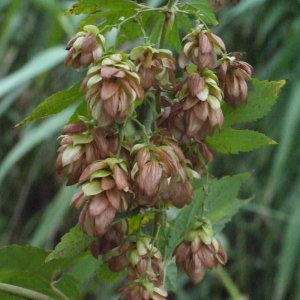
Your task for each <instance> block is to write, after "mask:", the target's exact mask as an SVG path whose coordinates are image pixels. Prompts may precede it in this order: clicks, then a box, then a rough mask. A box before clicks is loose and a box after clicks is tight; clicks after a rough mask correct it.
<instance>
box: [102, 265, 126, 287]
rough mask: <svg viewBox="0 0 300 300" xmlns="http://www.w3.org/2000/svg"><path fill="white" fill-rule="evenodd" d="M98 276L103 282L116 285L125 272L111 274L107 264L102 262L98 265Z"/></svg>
mask: <svg viewBox="0 0 300 300" xmlns="http://www.w3.org/2000/svg"><path fill="white" fill-rule="evenodd" d="M97 274H98V276H99V277H100V279H101V280H103V281H109V282H111V283H116V282H117V281H118V280H119V279H120V278H121V277H123V276H124V275H125V274H126V270H125V269H124V270H122V271H121V272H112V271H111V270H110V269H109V265H108V262H107V261H106V262H103V263H102V264H101V265H100V268H99V270H98V271H97Z"/></svg>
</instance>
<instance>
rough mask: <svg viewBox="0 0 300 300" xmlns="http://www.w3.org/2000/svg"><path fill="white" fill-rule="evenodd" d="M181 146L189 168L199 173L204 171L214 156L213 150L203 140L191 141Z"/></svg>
mask: <svg viewBox="0 0 300 300" xmlns="http://www.w3.org/2000/svg"><path fill="white" fill-rule="evenodd" d="M182 148H183V153H184V155H185V157H186V159H187V161H189V163H190V165H191V168H192V169H193V170H194V171H196V172H197V173H199V174H202V173H204V172H205V166H206V165H207V164H208V163H209V162H211V161H212V160H213V158H214V151H213V150H212V149H211V148H210V147H209V146H208V145H207V144H206V143H205V142H204V141H202V142H196V141H192V142H191V143H189V144H184V145H182Z"/></svg>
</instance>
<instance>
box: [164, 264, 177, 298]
mask: <svg viewBox="0 0 300 300" xmlns="http://www.w3.org/2000/svg"><path fill="white" fill-rule="evenodd" d="M165 287H166V290H167V291H172V292H174V293H176V292H177V266H176V263H175V261H174V260H171V261H170V262H169V264H168V266H167V269H166V279H165Z"/></svg>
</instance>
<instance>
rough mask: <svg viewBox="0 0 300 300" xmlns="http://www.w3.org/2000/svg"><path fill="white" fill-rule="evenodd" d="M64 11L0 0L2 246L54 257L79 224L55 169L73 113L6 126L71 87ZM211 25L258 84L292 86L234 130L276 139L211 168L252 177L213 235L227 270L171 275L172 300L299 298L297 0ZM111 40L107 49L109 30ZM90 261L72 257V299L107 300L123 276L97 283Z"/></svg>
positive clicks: (71, 27) (34, 1)
mask: <svg viewBox="0 0 300 300" xmlns="http://www.w3.org/2000/svg"><path fill="white" fill-rule="evenodd" d="M148 2H149V1H148ZM194 2H196V1H194ZM71 4H72V2H71V1H58V0H30V1H21V0H5V1H1V3H0V25H1V26H0V66H1V67H0V76H1V81H0V98H1V101H0V118H1V121H0V122H1V129H2V135H1V140H0V155H1V161H0V183H1V189H0V193H1V194H0V231H1V246H4V245H8V244H13V243H16V244H20V245H27V244H30V245H32V246H39V247H45V248H46V249H49V250H50V249H53V248H54V246H55V245H56V244H57V243H58V242H59V240H60V237H61V236H62V235H63V234H64V233H65V232H67V231H68V230H69V228H71V227H73V226H74V225H75V224H76V222H77V212H75V211H73V210H69V208H68V205H69V199H70V198H71V197H72V195H73V194H74V189H76V188H70V187H69V188H66V187H64V186H63V183H62V181H60V180H59V179H58V178H57V176H56V175H55V173H54V164H55V159H56V153H55V152H56V149H57V146H58V142H57V141H56V139H57V137H58V136H59V131H60V128H61V127H62V125H63V124H64V123H65V122H66V120H68V118H69V117H70V116H71V115H72V112H73V110H74V107H71V108H70V109H67V110H66V111H64V112H63V113H61V114H59V115H54V116H52V117H50V118H47V119H44V120H41V121H39V122H36V123H33V124H29V125H26V126H23V127H20V128H18V129H12V128H13V126H14V125H15V124H17V123H19V122H20V121H22V120H23V119H24V118H26V117H27V116H28V115H29V114H30V113H31V111H32V110H33V109H34V108H35V107H36V106H37V105H38V104H39V103H41V102H42V101H43V100H44V99H45V98H47V97H48V96H50V95H52V94H53V93H55V92H57V91H58V90H62V89H66V88H69V87H71V86H72V85H73V84H74V83H76V82H77V81H78V80H79V76H77V74H76V73H75V72H73V71H72V70H69V69H67V68H65V67H64V66H63V65H62V60H63V57H64V55H65V51H64V50H63V49H64V47H65V44H66V42H67V41H68V39H69V38H70V37H71V36H72V35H74V34H75V32H76V29H77V26H78V24H79V22H80V19H79V18H78V17H74V16H63V15H62V12H63V11H65V10H66V9H68V8H69V7H70V6H71ZM150 4H151V6H155V5H161V4H163V1H151V3H150ZM249 12H251V13H249ZM218 21H219V25H218V27H216V28H215V31H216V33H217V34H218V35H220V36H221V37H222V38H223V40H224V42H225V43H226V45H227V50H228V51H235V50H240V51H245V52H246V55H245V57H243V59H244V60H245V61H248V62H249V63H250V64H252V65H253V66H254V69H255V73H254V77H258V78H259V79H268V80H281V79H288V80H289V81H288V83H287V84H286V85H285V87H284V88H283V90H282V92H281V95H280V99H279V100H278V102H277V104H276V105H275V106H274V107H273V108H272V111H271V113H269V114H268V116H267V117H265V118H264V119H262V120H259V121H258V122H255V123H253V124H252V123H247V124H245V125H239V126H238V127H236V128H235V129H252V130H257V131H260V132H264V133H265V134H266V135H268V136H269V137H271V139H272V140H275V141H277V142H278V143H279V144H278V145H277V146H269V147H265V148H263V149H260V150H256V151H254V152H251V153H250V154H249V153H246V154H239V155H226V156H224V155H222V156H221V155H219V156H217V159H215V161H214V164H213V165H212V166H211V173H213V174H214V175H215V176H216V177H221V176H223V175H227V174H237V173H242V172H247V171H251V172H252V176H251V177H250V179H248V180H247V181H246V184H245V185H244V186H243V193H242V195H241V197H242V198H249V197H252V196H254V198H253V200H252V202H250V203H249V204H247V205H246V206H244V208H243V209H242V211H241V212H240V213H239V214H238V215H236V216H235V217H234V218H233V222H231V223H228V224H227V225H226V227H225V230H224V235H222V236H220V238H221V239H223V240H224V243H226V245H227V252H228V253H229V263H228V265H227V266H226V269H225V270H218V271H215V272H210V273H209V274H207V275H206V278H205V280H204V281H203V282H202V283H201V284H200V285H198V286H193V285H191V283H190V282H189V281H188V279H187V277H186V276H181V277H179V279H178V290H177V295H176V296H175V293H174V294H171V295H170V299H224V298H226V297H229V296H228V293H227V292H226V289H225V288H224V286H227V289H231V291H232V293H231V295H235V298H236V299H238V298H240V299H241V297H242V296H241V295H244V297H245V298H244V299H247V298H248V299H275V300H280V299H296V300H297V299H300V272H299V269H300V268H299V267H300V261H299V255H298V252H299V250H298V249H299V246H300V235H299V234H298V231H299V229H298V228H299V226H300V221H299V220H300V218H299V215H300V200H299V196H298V195H299V192H300V176H299V167H298V164H297V162H299V156H300V155H299V150H298V148H299V134H297V133H298V132H299V119H300V118H299V94H300V83H299V80H297V79H298V77H299V75H298V74H299V69H300V59H299V55H300V54H299V50H298V47H297V46H298V45H299V43H300V41H299V39H300V36H299V30H300V28H299V27H300V3H295V1H292V0H288V1H284V2H283V1H280V0H272V1H271V0H251V1H250V0H241V2H240V3H239V5H237V6H232V5H231V4H228V5H227V7H226V8H224V9H223V10H222V11H220V12H219V14H218ZM108 38H109V39H111V41H112V42H113V35H111V36H109V37H108ZM28 251H29V250H28ZM43 255H44V256H45V255H46V254H41V256H43ZM45 257H46V256H45ZM98 263H99V262H96V261H95V260H93V259H92V258H91V257H89V256H85V257H80V258H78V263H77V264H76V266H75V267H74V268H73V269H72V270H71V271H70V273H71V274H70V276H73V278H74V280H75V278H76V277H78V276H80V277H81V279H83V280H84V284H83V285H82V287H81V290H82V293H81V296H80V297H81V298H80V299H114V298H113V297H114V296H113V295H115V288H114V285H116V286H118V285H119V284H120V282H121V281H122V278H121V277H116V276H115V277H114V276H112V277H111V278H106V279H104V278H103V281H102V283H100V284H99V282H97V286H96V287H95V286H94V282H95V276H94V275H93V274H94V270H95V269H97V264H98ZM1 268H4V267H3V266H2V265H1ZM170 268H172V266H170ZM224 271H225V272H224ZM171 273H172V272H171ZM173 273H174V272H173ZM1 274H3V272H2V271H1ZM101 276H102V275H101V274H100V277H101ZM174 276H176V273H174ZM69 280H70V279H69ZM0 281H1V280H0ZM99 291H101V294H100V293H99ZM199 295H200V296H199ZM233 297H234V296H233Z"/></svg>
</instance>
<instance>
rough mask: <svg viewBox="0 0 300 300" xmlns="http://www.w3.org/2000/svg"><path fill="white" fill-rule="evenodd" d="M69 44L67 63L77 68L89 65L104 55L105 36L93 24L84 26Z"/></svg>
mask: <svg viewBox="0 0 300 300" xmlns="http://www.w3.org/2000/svg"><path fill="white" fill-rule="evenodd" d="M83 29H84V30H83V31H80V32H78V33H77V34H76V35H75V36H74V37H73V38H72V39H71V40H70V41H69V42H68V44H67V47H66V50H68V51H69V52H68V54H67V56H66V58H65V61H64V63H65V65H66V66H72V67H74V68H75V69H80V68H81V67H87V66H89V65H90V64H91V63H93V62H96V61H97V60H99V59H100V58H101V57H102V54H103V50H104V43H105V38H104V36H103V35H101V34H99V29H98V28H97V27H96V26H93V25H87V26H84V27H83Z"/></svg>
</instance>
